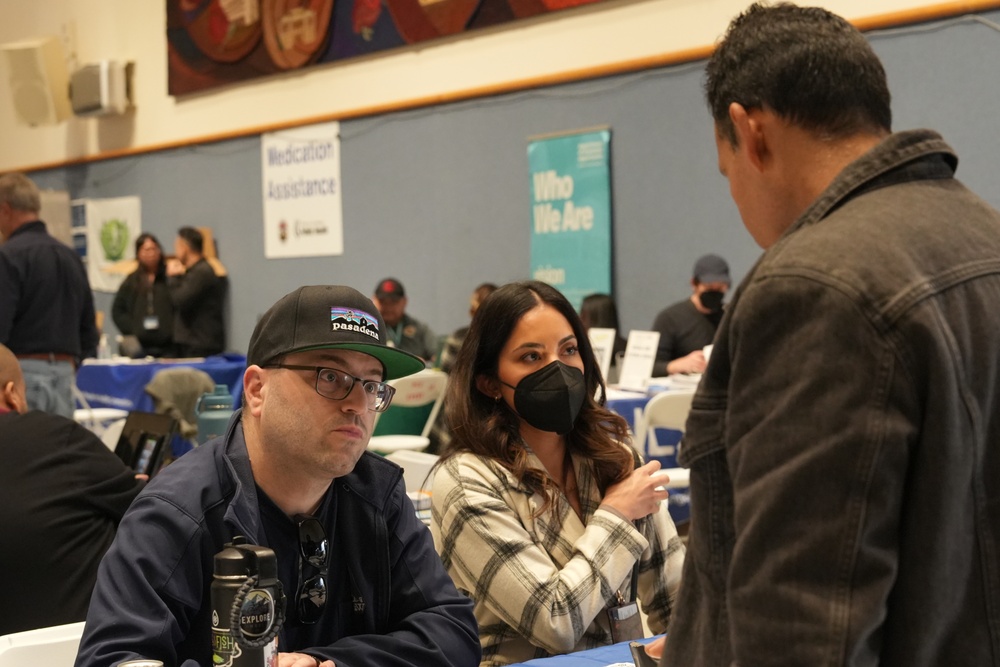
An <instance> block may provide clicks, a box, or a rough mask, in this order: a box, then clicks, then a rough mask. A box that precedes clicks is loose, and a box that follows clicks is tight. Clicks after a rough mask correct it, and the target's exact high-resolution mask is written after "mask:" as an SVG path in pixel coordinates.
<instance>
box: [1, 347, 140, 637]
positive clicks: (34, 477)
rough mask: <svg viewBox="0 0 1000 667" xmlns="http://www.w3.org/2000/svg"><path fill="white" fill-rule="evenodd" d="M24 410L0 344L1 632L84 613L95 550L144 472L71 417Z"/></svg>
mask: <svg viewBox="0 0 1000 667" xmlns="http://www.w3.org/2000/svg"><path fill="white" fill-rule="evenodd" d="M29 407H30V403H29V402H28V399H27V396H26V394H25V384H24V377H23V375H22V373H21V369H20V367H19V366H18V363H17V359H16V358H15V357H14V354H13V353H12V352H11V351H10V350H9V349H7V347H5V346H4V345H0V535H3V548H0V572H3V573H4V577H3V585H2V586H0V608H2V609H4V613H2V614H0V635H6V634H9V633H12V632H21V631H24V630H33V629H36V628H42V627H48V626H51V625H62V624H64V623H76V622H77V621H82V620H84V618H86V615H87V605H88V604H89V602H90V594H91V591H92V590H93V589H94V581H95V580H96V579H97V567H98V565H99V564H100V562H101V557H102V556H104V552H105V551H107V550H108V547H109V546H111V541H112V539H114V536H115V528H116V526H117V525H118V522H119V521H120V520H121V518H122V515H124V514H125V510H126V509H128V506H129V504H130V503H131V502H132V500H133V499H134V498H135V496H136V495H137V494H138V493H139V491H140V490H141V489H142V486H143V484H144V481H143V480H144V479H145V476H139V477H141V479H137V476H136V475H135V473H134V471H133V470H131V469H130V468H128V467H127V466H125V464H124V463H122V462H121V460H120V459H119V458H118V457H117V456H115V455H114V453H112V452H111V450H109V449H108V448H107V447H105V446H104V443H103V442H101V441H100V439H98V437H97V436H96V435H94V434H93V433H91V432H90V431H88V430H87V429H85V428H84V427H83V426H81V425H79V424H77V423H76V422H75V421H73V420H71V419H67V418H65V417H63V416H61V415H53V414H48V413H45V412H41V411H38V410H32V411H30V412H29V410H28V409H29Z"/></svg>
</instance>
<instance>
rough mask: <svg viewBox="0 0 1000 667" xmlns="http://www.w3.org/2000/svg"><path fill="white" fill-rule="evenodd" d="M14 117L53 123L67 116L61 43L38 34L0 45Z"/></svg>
mask: <svg viewBox="0 0 1000 667" xmlns="http://www.w3.org/2000/svg"><path fill="white" fill-rule="evenodd" d="M0 51H2V52H3V54H4V60H5V61H6V64H7V75H8V81H9V83H10V99H11V101H13V103H14V113H15V115H16V116H17V119H18V120H19V121H21V122H22V123H27V124H28V125H54V124H56V123H59V122H61V121H63V120H66V119H67V118H69V116H70V105H69V76H68V74H67V72H66V56H65V54H64V53H63V48H62V42H60V41H59V39H58V38H56V37H42V38H38V39H29V40H25V41H22V42H13V43H10V44H4V45H2V46H0Z"/></svg>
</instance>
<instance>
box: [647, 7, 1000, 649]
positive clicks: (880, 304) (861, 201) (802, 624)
mask: <svg viewBox="0 0 1000 667" xmlns="http://www.w3.org/2000/svg"><path fill="white" fill-rule="evenodd" d="M705 90H706V93H707V98H708V106H709V108H710V109H711V112H712V117H713V120H714V122H715V144H716V146H715V148H716V154H717V156H718V161H719V171H720V172H721V173H722V175H723V176H725V178H726V179H727V180H728V185H729V191H730V193H731V195H732V197H733V200H734V201H735V202H736V206H737V208H738V209H739V211H740V216H741V217H742V219H743V224H744V226H745V227H746V229H747V231H749V233H750V235H751V236H752V237H753V238H754V240H755V241H756V242H757V244H758V245H760V246H761V247H762V248H763V249H764V254H763V255H762V256H761V258H760V260H759V261H758V262H757V264H756V265H755V267H754V268H753V270H752V271H751V272H750V273H749V274H748V275H747V276H746V278H744V280H743V282H742V284H741V285H740V286H739V288H738V289H737V290H736V294H735V296H734V298H733V300H732V302H731V303H730V304H729V306H728V307H727V309H726V316H725V318H723V321H722V325H721V326H720V328H719V332H718V335H717V336H716V338H715V345H714V349H713V351H712V356H711V360H710V361H709V364H708V368H707V370H706V371H705V374H704V375H703V377H702V379H701V383H700V385H699V387H698V391H697V393H696V394H695V396H694V401H693V404H692V407H691V415H690V417H689V419H688V422H687V430H686V432H685V434H684V442H683V444H682V446H681V448H680V453H679V459H678V460H679V463H680V464H681V465H682V466H684V467H689V468H690V469H691V534H690V536H689V540H690V541H689V543H688V549H689V551H688V561H687V562H686V563H685V566H684V577H683V584H682V585H681V590H680V596H679V600H678V603H677V607H676V613H675V619H676V624H675V625H672V627H671V631H670V635H669V637H668V638H667V642H666V650H665V652H664V654H663V661H662V663H661V664H662V665H669V666H671V667H675V666H680V665H698V666H699V667H713V666H717V667H730V666H731V665H745V666H751V665H851V666H854V665H857V666H861V665H865V666H875V665H885V666H889V665H906V666H907V667H939V666H941V665H948V667H973V666H975V667H984V666H986V665H993V666H996V665H1000V446H998V445H1000V393H998V392H1000V309H998V308H997V304H998V302H1000V213H998V212H997V211H996V210H994V209H993V208H992V207H990V206H989V205H988V204H986V202H984V201H983V200H982V199H980V198H979V197H977V196H976V195H975V194H973V193H972V192H970V191H969V190H968V189H966V188H965V186H963V185H962V184H961V183H960V182H959V181H957V180H955V177H954V174H955V168H956V165H957V163H958V159H957V157H956V155H955V153H954V151H953V150H952V149H951V148H950V147H949V146H948V145H947V144H946V143H945V142H944V141H943V140H942V138H941V137H940V135H938V134H937V133H935V132H933V131H930V130H911V131H904V132H896V133H893V132H892V130H891V122H892V111H891V105H890V95H889V87H888V84H887V81H886V76H885V71H884V70H883V68H882V63H881V62H880V61H879V59H878V56H877V55H876V54H875V52H874V51H873V50H872V47H871V45H870V44H869V42H868V40H867V39H866V38H865V36H864V35H863V34H861V33H860V32H859V31H858V30H857V29H856V28H854V27H853V26H852V25H851V24H850V23H848V22H847V21H846V20H844V19H843V18H841V17H839V16H836V15H835V14H832V13H830V12H829V11H827V10H825V9H821V8H818V7H797V6H795V5H791V4H786V3H782V4H778V5H774V6H766V5H762V4H754V5H753V6H751V7H750V8H749V9H748V10H746V11H745V12H744V13H743V14H741V15H740V16H738V17H737V18H736V19H734V20H733V22H732V23H730V25H729V28H728V31H727V32H726V34H725V36H724V38H723V40H722V41H721V43H720V44H718V46H717V48H716V50H715V52H714V53H713V55H712V57H711V58H710V60H709V62H708V65H707V67H706V83H705Z"/></svg>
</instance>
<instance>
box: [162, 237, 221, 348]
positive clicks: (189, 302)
mask: <svg viewBox="0 0 1000 667" xmlns="http://www.w3.org/2000/svg"><path fill="white" fill-rule="evenodd" d="M204 243H205V240H204V236H203V235H202V233H201V232H200V231H198V230H197V229H195V228H194V227H181V228H180V229H179V230H177V238H176V240H175V241H174V254H175V255H176V258H175V259H172V260H170V261H169V262H167V276H168V284H169V287H170V298H171V300H172V301H173V304H174V343H175V344H176V347H177V356H178V357H207V356H210V355H213V354H221V353H222V352H223V350H225V349H226V327H225V323H224V322H223V319H222V315H223V311H222V308H223V303H224V302H225V299H226V279H225V278H224V277H222V276H217V275H215V269H213V268H212V265H211V264H209V263H208V260H206V259H205V255H204Z"/></svg>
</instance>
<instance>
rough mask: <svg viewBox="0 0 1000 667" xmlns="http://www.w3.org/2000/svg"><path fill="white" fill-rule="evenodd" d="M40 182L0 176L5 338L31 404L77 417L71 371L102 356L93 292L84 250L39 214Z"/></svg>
mask: <svg viewBox="0 0 1000 667" xmlns="http://www.w3.org/2000/svg"><path fill="white" fill-rule="evenodd" d="M40 209H41V197H40V195H39V192H38V187H37V186H36V185H35V184H34V183H33V182H32V181H31V179H29V178H28V177H27V176H25V175H24V174H18V173H11V174H4V175H2V176H0V235H2V236H3V241H4V242H3V244H0V343H3V344H4V345H6V346H7V347H9V348H10V350H11V351H12V352H13V353H14V354H15V355H17V358H18V359H19V360H20V363H21V369H22V371H23V372H24V378H25V383H26V391H27V398H28V402H29V403H30V404H31V405H32V406H33V407H34V409H36V410H43V411H45V412H51V413H54V414H59V415H63V416H64V417H72V416H73V408H74V402H73V376H74V374H75V371H76V367H77V365H78V364H79V362H80V360H81V359H82V358H84V357H93V356H95V355H96V354H97V341H98V339H99V337H100V335H99V334H98V331H97V320H96V317H95V315H94V296H93V293H92V292H91V291H90V281H89V280H87V271H86V270H85V269H84V268H83V263H82V262H81V261H80V256H79V255H77V253H76V251H75V250H73V249H72V248H70V247H69V246H67V245H66V244H64V243H61V242H60V241H58V240H56V239H54V238H52V237H51V236H49V234H48V232H47V231H46V229H45V223H44V222H42V221H41V220H39V219H38V211H39V210H40Z"/></svg>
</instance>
